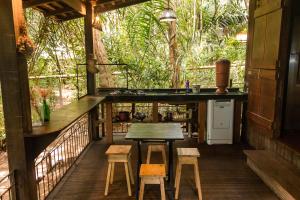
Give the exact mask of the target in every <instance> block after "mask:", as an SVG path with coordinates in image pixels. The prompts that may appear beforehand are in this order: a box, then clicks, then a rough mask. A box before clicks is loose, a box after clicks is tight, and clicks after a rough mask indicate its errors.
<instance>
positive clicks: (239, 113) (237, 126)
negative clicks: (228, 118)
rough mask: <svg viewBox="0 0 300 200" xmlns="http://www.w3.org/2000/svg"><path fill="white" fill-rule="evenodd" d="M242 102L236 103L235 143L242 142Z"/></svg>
mask: <svg viewBox="0 0 300 200" xmlns="http://www.w3.org/2000/svg"><path fill="white" fill-rule="evenodd" d="M241 123H242V102H241V101H238V100H236V101H234V121H233V143H235V144H236V143H239V142H240V141H241Z"/></svg>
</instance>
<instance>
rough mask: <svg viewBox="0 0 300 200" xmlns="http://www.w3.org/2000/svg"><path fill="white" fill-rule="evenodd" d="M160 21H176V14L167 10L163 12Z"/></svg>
mask: <svg viewBox="0 0 300 200" xmlns="http://www.w3.org/2000/svg"><path fill="white" fill-rule="evenodd" d="M159 20H160V21H162V22H171V21H176V13H175V12H174V10H173V9H171V8H167V9H165V10H164V11H163V12H162V14H161V16H160V18H159Z"/></svg>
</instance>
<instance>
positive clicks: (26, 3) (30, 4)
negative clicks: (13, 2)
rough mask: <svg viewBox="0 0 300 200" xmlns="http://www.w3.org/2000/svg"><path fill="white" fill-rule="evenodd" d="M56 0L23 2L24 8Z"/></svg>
mask: <svg viewBox="0 0 300 200" xmlns="http://www.w3.org/2000/svg"><path fill="white" fill-rule="evenodd" d="M54 1H55V0H28V1H24V2H23V7H24V8H30V7H35V6H40V5H43V4H47V3H51V2H54Z"/></svg>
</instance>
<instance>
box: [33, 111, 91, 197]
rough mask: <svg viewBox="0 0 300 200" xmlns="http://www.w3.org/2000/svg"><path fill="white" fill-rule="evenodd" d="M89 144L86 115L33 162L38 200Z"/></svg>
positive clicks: (48, 191) (55, 183) (49, 190)
mask: <svg viewBox="0 0 300 200" xmlns="http://www.w3.org/2000/svg"><path fill="white" fill-rule="evenodd" d="M88 144H89V135H88V115H87V114H85V115H83V116H82V117H81V118H79V119H78V120H77V121H75V122H74V123H73V124H72V125H70V126H69V127H68V128H66V129H65V130H64V131H62V133H61V134H60V136H59V137H58V138H57V139H56V140H55V141H54V142H52V144H51V145H49V147H47V148H46V149H45V150H44V151H43V152H42V153H41V154H40V155H39V156H38V157H37V158H36V160H35V172H36V185H37V190H38V191H37V193H38V198H39V200H43V199H45V198H46V197H47V196H48V195H49V194H50V192H51V191H52V190H53V189H54V187H55V186H56V185H57V184H58V183H59V181H60V180H61V179H62V178H63V176H64V175H65V174H66V172H67V171H68V170H69V169H70V168H71V167H72V166H73V164H74V163H75V161H76V160H77V158H78V157H79V156H80V154H81V153H82V152H83V150H84V149H85V148H86V147H87V145H88Z"/></svg>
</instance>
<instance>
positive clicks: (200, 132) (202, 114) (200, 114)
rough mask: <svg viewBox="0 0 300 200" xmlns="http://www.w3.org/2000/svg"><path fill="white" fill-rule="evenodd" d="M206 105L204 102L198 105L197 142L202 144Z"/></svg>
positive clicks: (204, 130)
mask: <svg viewBox="0 0 300 200" xmlns="http://www.w3.org/2000/svg"><path fill="white" fill-rule="evenodd" d="M206 113H207V103H206V101H205V100H203V101H200V102H199V103H198V142H199V143H204V139H205V134H206Z"/></svg>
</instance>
